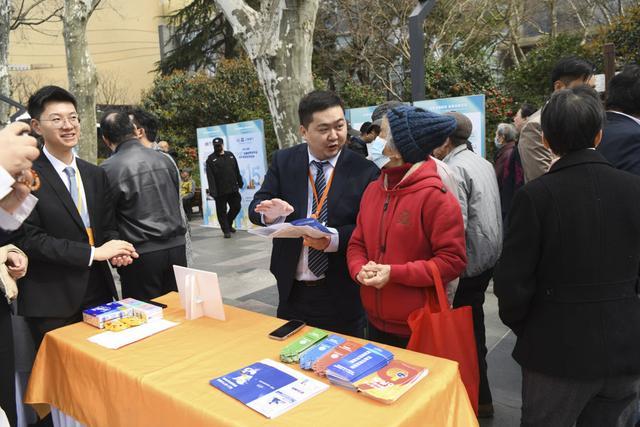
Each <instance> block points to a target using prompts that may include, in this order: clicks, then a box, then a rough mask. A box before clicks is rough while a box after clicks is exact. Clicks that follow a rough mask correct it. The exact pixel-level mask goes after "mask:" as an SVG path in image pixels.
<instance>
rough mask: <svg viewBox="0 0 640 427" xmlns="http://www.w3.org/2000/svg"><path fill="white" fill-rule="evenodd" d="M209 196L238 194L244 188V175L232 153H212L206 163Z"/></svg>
mask: <svg viewBox="0 0 640 427" xmlns="http://www.w3.org/2000/svg"><path fill="white" fill-rule="evenodd" d="M205 169H206V172H207V184H208V185H209V194H210V195H211V196H212V197H218V196H224V195H227V194H231V193H237V192H238V191H239V190H240V188H242V175H240V168H238V162H237V161H236V156H234V155H233V153H232V152H231V151H225V152H224V153H222V155H217V154H216V153H211V155H209V157H207V161H206V163H205Z"/></svg>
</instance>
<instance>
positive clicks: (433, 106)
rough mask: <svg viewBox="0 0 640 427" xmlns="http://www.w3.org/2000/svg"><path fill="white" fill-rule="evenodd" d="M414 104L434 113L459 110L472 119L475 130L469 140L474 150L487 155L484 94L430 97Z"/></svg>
mask: <svg viewBox="0 0 640 427" xmlns="http://www.w3.org/2000/svg"><path fill="white" fill-rule="evenodd" d="M413 105H415V106H416V107H420V108H424V109H425V110H429V111H433V112H434V113H440V114H442V113H446V112H447V111H457V112H458V113H462V114H464V115H465V116H467V117H468V118H469V120H471V123H472V124H473V132H472V133H471V136H470V137H469V142H471V145H472V146H473V151H474V152H475V153H477V154H479V155H480V156H482V157H486V150H485V146H484V141H485V110H484V95H471V96H457V97H455V98H441V99H429V100H426V101H417V102H414V103H413Z"/></svg>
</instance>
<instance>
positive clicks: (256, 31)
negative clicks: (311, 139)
mask: <svg viewBox="0 0 640 427" xmlns="http://www.w3.org/2000/svg"><path fill="white" fill-rule="evenodd" d="M216 5H217V6H218V8H219V9H220V10H221V11H222V12H223V13H224V14H225V17H226V18H227V21H229V23H230V24H231V26H232V28H233V31H234V33H235V35H236V36H237V37H238V38H239V40H240V42H241V43H242V45H243V47H244V49H245V51H246V52H247V55H248V56H249V58H250V59H251V61H252V62H253V64H254V65H255V67H256V71H257V73H258V78H259V79H260V83H261V84H262V89H263V90H264V93H265V95H266V97H267V102H268V103H269V111H270V112H271V116H272V118H273V127H274V129H275V132H276V136H277V138H278V146H279V147H280V148H285V147H291V146H293V145H295V144H297V143H298V142H300V136H299V133H298V127H299V125H300V122H299V119H298V103H299V102H300V99H301V98H302V97H303V96H304V95H305V94H306V93H308V92H310V91H312V90H313V75H312V72H311V57H312V53H313V31H314V26H315V21H316V14H317V12H318V0H271V1H262V2H261V3H260V11H257V10H255V9H253V8H251V7H250V6H248V5H247V4H246V2H245V1H237V0H216Z"/></svg>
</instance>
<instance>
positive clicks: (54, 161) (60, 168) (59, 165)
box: [42, 145, 95, 266]
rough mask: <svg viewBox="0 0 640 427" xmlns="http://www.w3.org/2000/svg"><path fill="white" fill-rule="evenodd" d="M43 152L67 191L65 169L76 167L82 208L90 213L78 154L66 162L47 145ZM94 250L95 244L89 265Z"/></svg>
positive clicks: (67, 181)
mask: <svg viewBox="0 0 640 427" xmlns="http://www.w3.org/2000/svg"><path fill="white" fill-rule="evenodd" d="M42 152H43V153H44V155H45V156H47V159H49V161H50V162H51V165H52V166H53V168H54V169H55V170H56V172H57V173H58V176H60V179H61V180H62V183H63V184H64V186H65V187H66V188H67V191H69V178H68V176H67V174H66V173H65V171H64V169H65V168H67V167H69V166H71V167H72V168H73V169H75V171H76V177H77V178H78V179H77V182H78V192H79V193H80V199H81V200H82V208H83V209H84V211H85V212H87V214H88V213H89V208H88V206H87V196H86V194H85V192H84V184H83V183H82V175H81V174H80V170H79V169H78V164H77V162H76V155H75V154H74V153H73V152H72V153H71V154H72V155H73V158H72V160H71V163H70V164H66V163H64V162H63V161H62V160H60V159H58V158H57V157H54V155H53V154H51V153H50V152H49V151H48V150H47V146H46V145H45V146H44V148H43V149H42ZM94 252H95V248H94V247H93V246H91V256H90V258H89V266H91V264H93V255H94Z"/></svg>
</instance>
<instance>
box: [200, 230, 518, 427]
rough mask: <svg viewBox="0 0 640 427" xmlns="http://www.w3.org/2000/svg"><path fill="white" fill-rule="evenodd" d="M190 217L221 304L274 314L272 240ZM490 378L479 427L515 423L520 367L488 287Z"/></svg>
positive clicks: (203, 263) (512, 340)
mask: <svg viewBox="0 0 640 427" xmlns="http://www.w3.org/2000/svg"><path fill="white" fill-rule="evenodd" d="M200 224H201V221H198V220H195V221H192V223H191V226H192V236H193V249H194V266H193V267H194V268H198V269H202V270H207V271H215V272H216V273H218V276H219V280H220V286H221V290H222V295H223V299H224V301H225V303H227V304H229V305H234V306H237V307H242V308H245V309H248V310H252V311H257V312H260V313H264V314H267V315H271V316H275V312H276V305H277V303H278V295H277V290H276V287H275V279H274V277H273V276H272V275H271V273H270V272H269V258H270V254H271V243H270V242H269V241H268V240H266V239H263V238H260V237H256V236H252V235H250V234H248V233H247V232H244V231H238V232H237V233H236V234H235V235H233V237H232V238H231V239H224V238H223V237H222V233H221V232H220V230H218V229H212V228H206V227H202V226H201V225H200ZM485 325H486V331H487V348H488V349H489V355H488V357H487V361H488V365H489V382H490V385H491V391H492V393H493V401H494V407H495V417H494V418H493V419H490V420H482V421H481V423H480V425H481V426H482V427H503V426H504V427H510V426H517V425H519V420H520V418H519V414H520V405H521V401H520V387H521V382H520V369H519V367H518V365H517V364H516V363H515V362H514V361H513V359H512V358H511V350H512V349H513V345H514V343H515V337H514V335H513V333H511V332H509V331H508V329H507V328H506V327H505V326H504V325H503V324H502V323H501V322H500V319H499V318H498V305H497V300H496V298H495V296H494V295H493V289H492V288H489V290H488V291H487V301H486V302H485Z"/></svg>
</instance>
